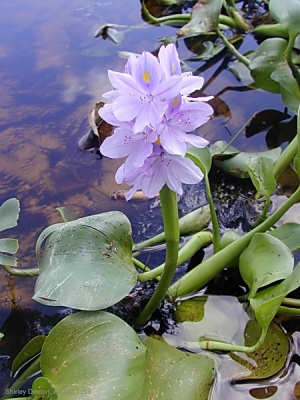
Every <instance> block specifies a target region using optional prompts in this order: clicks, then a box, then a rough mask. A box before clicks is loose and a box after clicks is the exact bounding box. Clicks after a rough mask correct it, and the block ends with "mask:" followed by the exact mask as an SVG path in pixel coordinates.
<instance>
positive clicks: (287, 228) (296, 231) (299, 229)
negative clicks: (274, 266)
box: [268, 222, 300, 251]
mask: <svg viewBox="0 0 300 400" xmlns="http://www.w3.org/2000/svg"><path fill="white" fill-rule="evenodd" d="M268 235H271V236H274V237H276V238H277V239H279V240H281V241H282V242H283V243H284V244H285V245H286V246H287V247H288V248H289V249H290V250H291V251H294V250H297V249H300V224H297V223H296V222H287V223H285V224H283V225H281V226H280V227H279V228H276V229H274V230H273V231H270V232H268Z"/></svg>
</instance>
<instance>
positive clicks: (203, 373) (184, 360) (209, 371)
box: [141, 338, 215, 400]
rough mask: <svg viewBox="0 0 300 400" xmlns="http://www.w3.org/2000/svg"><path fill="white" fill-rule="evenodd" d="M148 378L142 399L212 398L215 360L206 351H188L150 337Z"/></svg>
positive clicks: (190, 399)
mask: <svg viewBox="0 0 300 400" xmlns="http://www.w3.org/2000/svg"><path fill="white" fill-rule="evenodd" d="M145 345H146V347H147V358H146V371H147V373H146V380H145V386H144V389H143V394H142V396H141V400H149V399H161V400H166V399H172V400H183V399H184V400H195V399H197V400H208V398H209V393H210V390H211V384H212V380H213V377H214V364H215V363H214V361H213V359H212V358H211V357H208V356H206V355H203V354H191V353H185V352H183V351H181V350H177V349H174V348H173V347H171V346H169V345H168V344H166V343H163V342H162V341H160V340H156V339H153V338H148V339H147V340H146V343H145Z"/></svg>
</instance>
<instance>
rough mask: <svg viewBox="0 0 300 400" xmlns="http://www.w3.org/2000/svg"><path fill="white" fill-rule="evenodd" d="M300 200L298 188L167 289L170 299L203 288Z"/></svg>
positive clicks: (299, 189)
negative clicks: (254, 238)
mask: <svg viewBox="0 0 300 400" xmlns="http://www.w3.org/2000/svg"><path fill="white" fill-rule="evenodd" d="M299 200H300V187H299V188H298V189H297V190H296V191H295V193H293V194H292V196H291V197H290V198H288V199H287V200H286V201H285V202H284V203H283V204H282V205H281V206H280V207H279V208H278V209H277V210H276V211H275V212H274V213H273V214H272V215H271V216H270V217H269V218H268V219H267V220H266V221H264V222H262V223H261V224H260V225H258V226H257V227H256V228H254V229H252V231H250V232H248V233H246V234H245V235H244V236H242V237H241V238H240V239H238V240H236V241H235V242H233V243H231V244H229V245H228V246H227V247H225V248H224V249H222V250H221V251H219V252H218V253H216V254H214V255H213V256H212V257H210V258H209V259H207V260H205V261H203V262H202V263H201V264H199V265H197V266H196V267H195V268H194V269H193V270H191V271H190V272H188V273H187V274H186V275H185V276H183V277H182V278H180V279H179V280H178V281H177V282H175V283H174V284H173V285H172V286H171V287H170V289H169V292H168V293H169V294H170V296H172V297H174V298H175V297H180V296H183V295H187V294H190V293H193V292H196V291H197V290H199V289H201V288H202V287H203V286H205V285H206V284H207V283H208V282H209V281H210V280H212V279H213V278H214V277H215V276H217V275H218V274H219V273H220V272H221V271H222V270H223V269H224V268H225V267H226V266H227V265H229V264H230V262H232V260H234V259H235V258H237V257H239V256H240V254H241V253H242V251H243V250H244V249H245V248H246V247H247V246H248V244H249V243H250V240H251V238H252V236H253V235H254V234H255V233H257V232H266V231H267V230H269V229H270V228H271V227H272V226H273V225H275V223H276V222H277V221H278V220H279V219H280V218H281V217H282V216H283V215H284V214H285V213H286V212H287V211H288V210H289V209H290V208H291V207H292V205H293V204H295V203H296V202H298V201H299Z"/></svg>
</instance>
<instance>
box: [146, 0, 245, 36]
mask: <svg viewBox="0 0 300 400" xmlns="http://www.w3.org/2000/svg"><path fill="white" fill-rule="evenodd" d="M142 11H143V13H144V14H145V16H146V17H147V18H148V20H149V21H150V22H152V23H153V24H158V25H160V24H164V25H174V26H176V25H178V26H182V25H185V24H187V23H188V22H189V21H190V20H191V14H189V13H187V14H173V15H169V16H166V17H159V18H157V17H154V16H153V15H152V14H150V13H149V11H148V9H147V7H146V5H145V3H144V2H142ZM219 24H224V25H227V26H230V27H231V28H235V29H237V28H238V26H237V23H236V22H235V20H234V19H233V18H230V17H228V15H223V14H220V15H219ZM211 33H212V34H213V32H211Z"/></svg>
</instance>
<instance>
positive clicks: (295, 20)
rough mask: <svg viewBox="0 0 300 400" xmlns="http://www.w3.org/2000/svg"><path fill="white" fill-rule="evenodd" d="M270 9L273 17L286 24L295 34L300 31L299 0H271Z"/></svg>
mask: <svg viewBox="0 0 300 400" xmlns="http://www.w3.org/2000/svg"><path fill="white" fill-rule="evenodd" d="M269 9H270V12H271V14H272V16H273V18H274V19H275V20H276V21H277V22H279V23H280V24H282V25H283V26H285V27H286V28H287V29H288V31H290V32H291V33H292V34H293V35H296V34H297V33H298V34H299V33H300V25H299V21H300V1H299V0H284V1H283V0H270V4H269Z"/></svg>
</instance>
